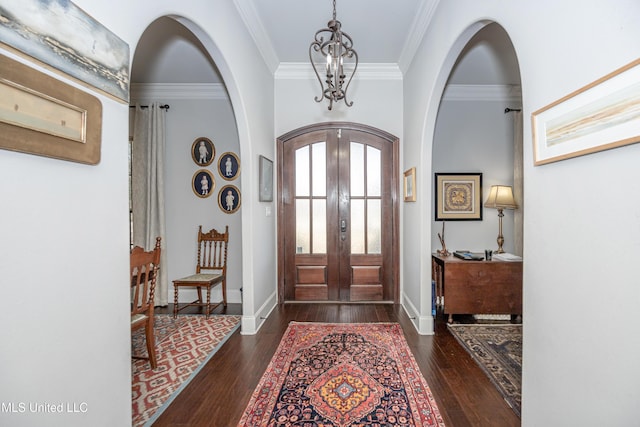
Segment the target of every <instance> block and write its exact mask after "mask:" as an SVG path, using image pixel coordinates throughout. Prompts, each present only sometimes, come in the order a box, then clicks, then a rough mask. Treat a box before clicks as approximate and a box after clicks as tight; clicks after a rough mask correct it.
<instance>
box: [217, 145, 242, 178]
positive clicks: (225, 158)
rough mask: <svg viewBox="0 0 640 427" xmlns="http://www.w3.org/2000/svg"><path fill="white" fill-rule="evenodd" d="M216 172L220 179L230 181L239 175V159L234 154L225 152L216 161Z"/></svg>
mask: <svg viewBox="0 0 640 427" xmlns="http://www.w3.org/2000/svg"><path fill="white" fill-rule="evenodd" d="M218 172H219V173H220V176H221V177H222V179H224V180H226V181H232V180H234V179H236V178H237V177H238V175H240V159H238V156H237V155H236V154H235V153H231V152H226V153H223V154H221V155H220V159H219V160H218Z"/></svg>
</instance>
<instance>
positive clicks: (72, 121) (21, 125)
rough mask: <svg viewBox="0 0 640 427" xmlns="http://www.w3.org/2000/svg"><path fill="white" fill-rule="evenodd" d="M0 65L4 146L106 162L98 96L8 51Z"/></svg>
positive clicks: (1, 142) (0, 132)
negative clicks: (27, 62)
mask: <svg viewBox="0 0 640 427" xmlns="http://www.w3.org/2000/svg"><path fill="white" fill-rule="evenodd" d="M0 69H1V70H2V75H1V76H0V148H4V149H7V150H12V151H19V152H22V153H28V154H37V155H40V156H45V157H52V158H56V159H62V160H70V161H73V162H79V163H86V164H90V165H96V164H98V163H99V162H100V145H101V139H102V104H101V103H100V100H99V99H98V98H96V97H95V96H93V95H90V94H88V93H86V92H83V91H81V90H80V89H77V88H75V87H73V86H70V85H68V84H66V83H63V82H62V81H60V80H57V79H55V78H53V77H50V76H48V75H46V74H44V73H41V72H40V71H38V70H36V69H34V68H31V67H29V66H27V65H25V64H23V63H21V62H18V61H15V60H14V59H11V58H9V57H7V56H4V55H0Z"/></svg>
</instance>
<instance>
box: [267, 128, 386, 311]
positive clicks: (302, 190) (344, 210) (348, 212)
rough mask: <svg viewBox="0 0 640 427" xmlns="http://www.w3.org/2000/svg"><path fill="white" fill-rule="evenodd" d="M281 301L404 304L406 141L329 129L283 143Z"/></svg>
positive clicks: (302, 132) (303, 132)
mask: <svg viewBox="0 0 640 427" xmlns="http://www.w3.org/2000/svg"><path fill="white" fill-rule="evenodd" d="M278 160H279V161H278V167H279V171H278V177H279V179H278V194H279V201H278V206H279V207H278V209H279V211H278V212H279V218H278V224H279V227H278V228H279V232H278V233H279V236H278V258H279V265H278V270H279V274H278V277H279V283H278V287H279V299H280V301H281V302H286V301H340V302H350V301H386V302H397V299H398V197H397V192H398V190H397V188H398V182H397V180H398V173H397V171H398V138H396V137H394V136H393V135H390V134H388V133H386V132H384V131H381V130H379V129H375V128H372V127H369V126H364V125H359V124H355V123H321V124H317V125H312V126H307V127H303V128H300V129H297V130H294V131H292V132H289V133H287V134H285V135H283V136H281V137H280V138H278Z"/></svg>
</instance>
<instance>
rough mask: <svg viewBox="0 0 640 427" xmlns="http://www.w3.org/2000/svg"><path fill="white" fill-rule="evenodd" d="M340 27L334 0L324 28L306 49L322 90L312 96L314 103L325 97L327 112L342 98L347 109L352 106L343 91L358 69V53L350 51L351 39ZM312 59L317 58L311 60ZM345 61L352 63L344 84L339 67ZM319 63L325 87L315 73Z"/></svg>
mask: <svg viewBox="0 0 640 427" xmlns="http://www.w3.org/2000/svg"><path fill="white" fill-rule="evenodd" d="M341 26H342V24H341V23H340V21H338V20H337V19H336V0H333V19H332V20H331V21H329V22H328V23H327V28H323V29H321V30H318V31H317V32H316V35H315V38H314V40H313V42H312V43H311V45H310V46H309V60H310V61H311V65H312V66H313V71H315V73H316V77H317V78H318V82H320V88H321V90H322V95H320V96H316V97H315V100H316V102H321V101H322V100H323V99H325V98H326V99H328V100H329V110H331V108H332V107H333V103H334V102H338V101H340V100H342V99H344V103H345V104H346V105H347V107H351V106H352V105H353V101H351V102H349V101H348V100H347V89H348V88H349V84H350V83H351V79H353V75H354V74H355V73H356V69H357V68H358V54H357V53H356V51H355V50H353V40H351V37H349V35H348V34H347V33H344V32H342V30H341V29H340V28H341ZM325 37H326V41H325ZM314 56H315V57H316V58H321V59H320V60H318V61H314ZM345 58H346V59H348V60H354V61H355V65H354V67H353V71H351V75H350V76H349V78H348V79H347V80H346V82H347V84H346V85H345V79H346V75H345V71H344V67H343V65H344V60H345ZM323 64H324V70H323V71H321V72H323V73H325V75H326V76H325V81H324V82H325V83H326V87H325V85H324V84H323V83H322V78H321V77H320V72H318V67H323Z"/></svg>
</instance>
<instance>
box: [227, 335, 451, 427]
mask: <svg viewBox="0 0 640 427" xmlns="http://www.w3.org/2000/svg"><path fill="white" fill-rule="evenodd" d="M307 425H308V426H323V427H331V426H336V427H338V426H339V427H346V426H444V422H443V421H442V417H441V415H440V412H439V410H438V407H437V406H436V402H435V400H434V398H433V395H432V394H431V390H430V389H429V386H428V385H427V382H426V381H425V379H424V377H423V376H422V374H421V373H420V369H419V368H418V365H417V364H416V361H415V359H414V357H413V355H412V354H411V350H410V349H409V346H408V345H407V342H406V340H405V338H404V335H403V333H402V328H401V327H400V325H399V324H397V323H351V324H348V323H340V324H337V323H298V322H291V323H290V324H289V327H288V329H287V330H286V332H285V333H284V336H283V337H282V340H281V341H280V345H279V346H278V349H277V350H276V353H275V354H274V356H273V358H272V359H271V362H270V364H269V366H268V368H267V370H266V372H265V373H264V375H263V376H262V379H261V380H260V383H259V384H258V386H257V387H256V389H255V391H254V393H253V396H252V397H251V400H250V402H249V405H248V406H247V409H246V410H245V413H244V415H243V416H242V418H241V420H240V423H239V424H238V426H239V427H248V426H251V427H263V426H269V427H271V426H273V427H275V426H307Z"/></svg>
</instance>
